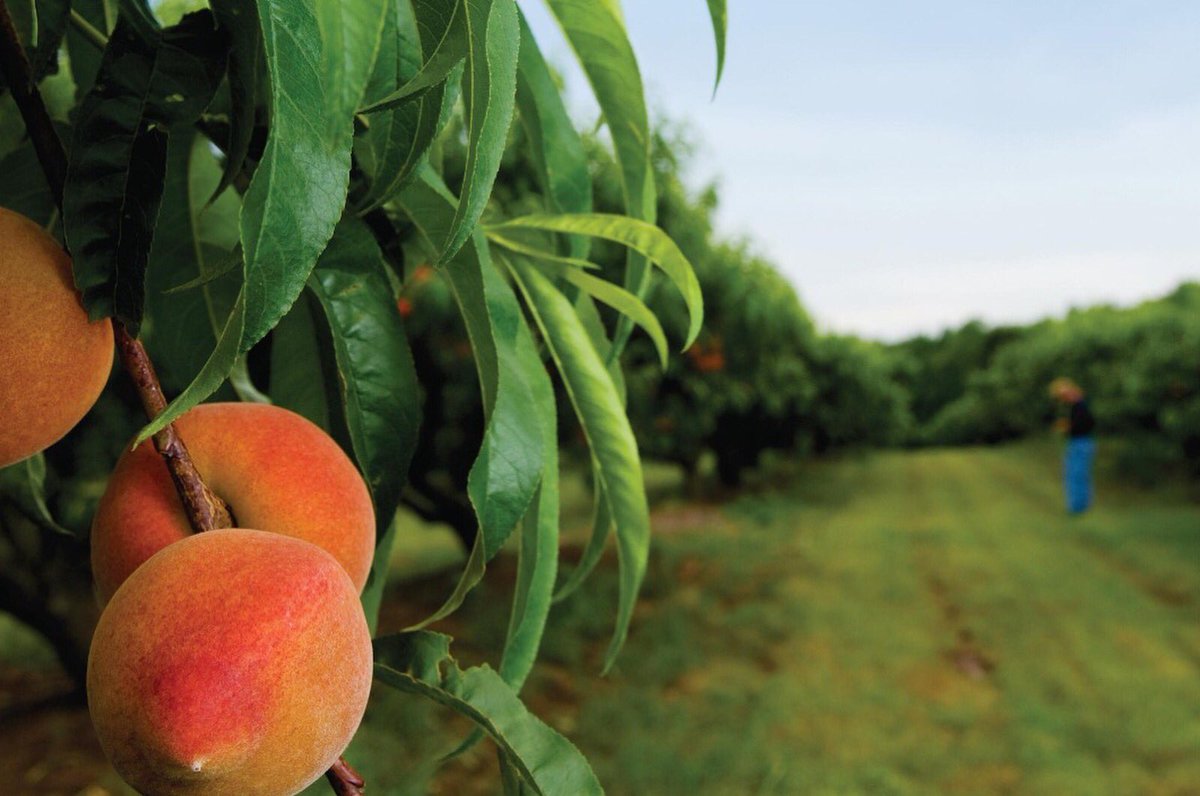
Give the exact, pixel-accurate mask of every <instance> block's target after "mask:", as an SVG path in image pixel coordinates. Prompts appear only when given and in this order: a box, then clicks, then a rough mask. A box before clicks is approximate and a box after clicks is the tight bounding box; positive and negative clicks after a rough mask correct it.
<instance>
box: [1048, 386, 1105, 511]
mask: <svg viewBox="0 0 1200 796" xmlns="http://www.w3.org/2000/svg"><path fill="white" fill-rule="evenodd" d="M1050 395H1051V396H1052V397H1053V398H1054V400H1056V401H1058V402H1059V403H1060V404H1061V405H1062V406H1064V407H1065V408H1066V410H1067V414H1066V416H1065V417H1062V418H1060V419H1059V421H1058V424H1057V425H1056V427H1057V428H1058V429H1059V430H1060V431H1062V432H1063V433H1065V434H1066V436H1067V447H1066V453H1065V454H1064V456H1063V488H1064V491H1065V492H1066V500H1067V512H1068V513H1069V514H1082V513H1083V512H1085V511H1087V509H1088V507H1089V506H1091V504H1092V461H1093V460H1094V459H1095V456H1096V440H1095V438H1094V437H1093V432H1094V431H1095V428H1096V419H1095V418H1094V417H1093V416H1092V412H1091V409H1089V408H1088V402H1087V397H1086V396H1085V395H1084V392H1083V389H1082V388H1080V386H1079V385H1078V384H1076V383H1075V382H1074V381H1072V380H1071V379H1068V378H1066V377H1060V378H1057V379H1055V380H1054V381H1052V382H1051V383H1050Z"/></svg>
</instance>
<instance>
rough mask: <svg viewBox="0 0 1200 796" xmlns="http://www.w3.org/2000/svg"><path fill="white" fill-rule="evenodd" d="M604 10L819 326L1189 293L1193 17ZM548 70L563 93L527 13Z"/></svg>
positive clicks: (910, 8)
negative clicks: (621, 24)
mask: <svg viewBox="0 0 1200 796" xmlns="http://www.w3.org/2000/svg"><path fill="white" fill-rule="evenodd" d="M729 5H730V10H729V16H730V25H729V28H730V29H729V49H728V56H727V62H726V72H725V79H724V82H723V83H722V86H721V89H720V92H719V93H718V94H717V97H716V99H715V101H710V94H711V88H712V76H713V68H714V55H713V47H712V39H711V33H710V28H709V21H708V15H707V9H706V4H705V3H704V0H625V12H626V18H627V24H628V27H629V29H630V35H631V37H632V39H633V42H634V47H635V49H636V50H637V53H638V56H639V59H640V62H641V65H642V71H643V74H644V76H645V78H646V82H647V84H648V90H649V98H650V104H651V107H652V108H657V109H660V110H662V111H665V112H666V113H667V114H668V115H670V116H671V117H673V118H679V119H685V120H687V121H689V122H690V123H691V124H692V127H693V130H694V132H695V134H696V136H697V138H698V139H699V142H700V144H701V149H700V157H699V158H698V161H697V169H696V174H694V175H693V176H694V182H695V183H696V184H699V183H702V182H704V181H707V180H709V179H713V178H715V179H717V180H718V182H719V183H720V186H721V198H722V207H721V209H720V212H719V222H720V225H721V228H722V230H723V231H724V232H726V233H728V234H732V235H737V234H745V235H748V236H749V237H750V238H752V239H753V240H754V241H755V243H756V245H757V246H758V247H759V248H760V249H761V250H762V251H763V252H764V253H765V254H767V255H768V256H769V257H770V258H771V259H772V260H773V261H774V262H775V263H776V264H777V265H778V266H779V267H780V269H781V270H782V271H783V272H784V273H785V274H786V275H787V276H788V277H789V278H790V279H791V281H792V282H793V283H794V284H795V285H796V287H797V288H798V289H799V291H800V294H801V296H802V298H803V299H804V301H805V303H806V304H807V306H808V307H809V309H810V310H811V311H812V312H813V314H814V316H815V317H816V318H817V320H818V322H819V323H820V324H821V325H822V326H823V327H825V328H829V329H836V330H839V331H851V332H856V333H860V334H865V335H869V336H875V337H884V338H897V337H901V336H905V335H908V334H912V333H915V332H921V331H936V330H939V329H941V328H943V327H945V326H947V325H951V324H958V323H960V322H962V321H965V320H967V319H969V318H972V317H982V318H984V319H985V320H988V321H992V322H1004V321H1026V320H1031V319H1033V318H1036V317H1040V316H1042V315H1045V314H1049V313H1057V312H1061V311H1063V310H1065V309H1066V308H1067V307H1069V306H1071V305H1078V304H1084V303H1091V302H1095V301H1108V300H1112V301H1121V302H1129V301H1135V300H1138V299H1141V298H1144V297H1148V296H1150V295H1153V294H1156V293H1161V292H1164V291H1166V290H1167V289H1169V288H1170V287H1171V286H1173V285H1174V284H1175V283H1177V282H1178V281H1180V280H1181V279H1184V278H1187V277H1192V278H1196V277H1198V276H1200V46H1198V45H1197V42H1198V41H1200V2H1171V3H1167V2H1152V1H1150V0H1147V1H1146V2H1103V1H1102V0H1095V1H1094V2H1053V1H1052V0H1041V2H1032V1H1014V0H1009V1H1006V2H986V3H985V2H979V1H978V0H974V1H972V0H959V1H958V2H932V1H927V2H917V1H915V0H914V1H912V2H903V3H901V2H894V1H888V0H878V1H877V2H852V1H850V0H847V2H837V3H833V2H827V1H826V2H782V1H780V2H765V0H758V2H753V1H752V0H743V1H742V2H738V0H730V3H729ZM523 7H524V8H525V9H526V11H527V13H529V16H530V21H531V24H532V25H533V27H534V29H535V31H536V32H537V33H538V36H539V40H540V41H541V42H542V44H543V47H544V49H545V50H546V51H547V53H548V55H549V56H550V58H551V60H552V61H553V62H554V63H555V64H557V65H560V66H570V67H572V68H569V69H568V70H567V77H568V81H569V84H570V86H571V94H572V100H573V103H574V108H575V110H576V111H577V113H578V114H579V115H580V117H581V119H582V118H588V117H594V116H593V115H594V113H595V111H594V106H590V105H589V104H587V102H586V90H585V88H584V84H583V83H582V77H581V75H580V74H579V73H578V72H577V70H576V69H574V67H573V61H571V60H570V57H569V55H568V51H567V49H566V45H565V43H564V42H563V40H562V36H561V34H560V33H559V31H558V29H557V28H556V27H555V26H554V23H553V22H552V20H551V19H550V18H549V17H548V16H547V15H546V13H545V11H544V8H543V7H542V5H541V4H540V3H536V2H525V3H523Z"/></svg>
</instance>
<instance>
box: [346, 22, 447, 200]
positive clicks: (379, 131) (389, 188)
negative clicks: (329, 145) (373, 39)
mask: <svg viewBox="0 0 1200 796" xmlns="http://www.w3.org/2000/svg"><path fill="white" fill-rule="evenodd" d="M457 9H458V4H457V3H456V2H452V0H417V1H416V2H415V3H411V4H410V3H409V2H407V0H392V2H391V4H390V7H389V12H390V13H389V14H388V17H387V21H386V25H385V28H384V35H383V44H382V45H381V47H380V52H379V59H378V61H377V62H376V66H375V73H374V74H373V75H372V77H371V83H370V84H369V85H368V86H367V95H366V96H367V99H368V101H369V102H370V101H372V99H373V98H375V97H379V96H381V95H384V94H387V93H389V92H391V91H393V90H394V89H395V87H396V86H397V85H400V84H403V83H405V82H406V81H408V80H409V79H410V78H412V77H413V75H415V74H416V72H417V71H418V70H419V69H420V68H421V53H422V49H423V48H424V49H425V50H426V51H428V50H432V49H434V48H436V47H437V45H438V44H439V43H440V42H441V41H442V40H443V39H444V38H445V36H446V35H447V31H448V29H449V27H450V23H451V21H452V20H453V19H460V20H461V14H459V15H455V13H454V12H455V11H456V10H457ZM414 12H415V13H414ZM460 27H461V25H460ZM460 41H463V42H465V37H464V38H462V39H460ZM463 47H464V51H463V56H465V43H464V44H463ZM458 60H459V63H458V65H456V66H455V67H454V69H453V70H452V72H451V74H450V76H449V77H448V78H447V79H446V80H444V81H443V82H441V83H438V84H436V85H434V86H432V87H431V88H429V89H428V90H427V91H425V92H423V93H422V94H421V95H420V96H419V97H416V98H412V99H411V101H410V102H401V103H399V104H397V105H396V106H395V107H393V108H392V109H391V110H389V111H387V112H381V113H379V114H377V115H375V116H374V117H372V119H371V124H370V127H369V128H368V129H367V130H366V132H365V133H364V134H363V135H362V136H360V137H359V138H358V139H356V140H355V156H356V158H357V161H358V164H359V166H360V167H362V169H363V171H365V172H366V174H367V175H368V177H369V178H370V183H371V187H370V191H369V193H368V195H367V197H366V198H365V199H364V200H363V203H362V204H363V207H362V210H361V212H365V211H366V210H370V209H373V208H375V207H378V206H379V205H381V204H383V203H384V202H386V201H387V200H388V199H390V198H391V197H392V196H393V195H394V194H395V193H396V191H398V190H399V189H400V188H401V187H402V186H404V185H405V184H407V183H408V182H409V181H410V180H411V179H412V177H413V175H414V174H415V173H416V170H417V167H418V166H419V165H420V163H421V161H422V159H423V158H424V157H425V155H426V153H427V152H428V151H429V147H430V146H431V145H432V144H433V141H434V138H436V137H437V134H438V131H439V130H440V129H441V126H442V124H443V122H444V119H445V118H446V110H447V109H446V105H447V104H448V103H449V104H453V103H454V102H455V101H456V100H457V96H458V94H457V89H456V88H455V86H457V85H459V83H458V79H461V75H462V66H461V62H462V56H460V57H459V59H458ZM455 75H457V76H458V79H456V78H455Z"/></svg>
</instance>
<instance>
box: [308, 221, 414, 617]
mask: <svg viewBox="0 0 1200 796" xmlns="http://www.w3.org/2000/svg"><path fill="white" fill-rule="evenodd" d="M385 267H386V266H385V265H384V262H383V254H382V252H380V250H379V245H378V244H377V243H376V242H375V238H374V237H373V236H372V235H371V232H370V230H368V229H367V227H366V225H365V224H364V223H363V222H362V221H360V220H359V219H357V218H354V217H353V216H347V217H345V218H343V219H342V222H341V223H340V224H339V225H338V227H337V229H336V230H335V231H334V234H333V240H331V241H330V243H329V247H328V248H327V249H326V250H325V253H324V254H322V255H321V259H320V260H319V261H318V262H317V267H316V268H315V269H314V270H313V274H312V276H311V277H310V278H309V288H310V289H311V290H312V292H313V294H314V295H315V296H316V297H317V300H318V301H319V302H320V303H321V306H322V308H323V309H324V311H325V317H326V320H327V321H328V323H329V327H330V329H331V331H332V332H333V350H334V354H335V356H336V358H337V367H338V379H337V382H338V384H339V385H340V386H341V404H342V411H343V413H344V414H345V419H346V427H347V428H348V430H349V434H350V443H351V445H352V447H353V450H354V458H355V460H356V461H357V462H358V466H359V468H360V469H361V470H362V472H363V475H364V477H365V479H366V482H367V486H368V488H369V489H370V490H371V498H372V500H373V501H374V503H375V516H376V519H377V522H378V524H379V527H378V528H377V531H378V532H377V534H376V539H377V548H376V553H375V559H374V562H373V564H372V567H371V580H370V582H369V583H368V584H367V587H366V590H365V591H364V594H363V600H364V603H369V604H370V608H371V609H372V610H371V612H370V614H369V616H371V617H372V619H373V614H374V613H376V612H377V611H378V607H379V600H380V598H381V596H382V592H383V587H384V583H385V580H386V576H387V564H388V559H389V554H390V545H391V541H392V535H391V534H389V533H388V529H389V527H390V526H391V524H392V518H393V516H394V515H395V513H396V508H397V506H398V505H399V502H400V490H401V488H402V487H403V486H404V481H405V478H406V477H407V475H408V466H409V463H410V462H411V461H412V456H413V452H414V451H415V450H416V446H417V431H418V429H419V427H420V423H421V398H420V392H419V389H418V387H417V374H416V370H415V369H414V368H413V361H412V353H411V352H410V351H409V348H408V338H407V337H406V336H405V333H404V325H403V323H402V322H401V318H400V312H399V310H397V308H396V300H395V296H394V295H393V293H392V287H391V283H390V282H389V281H388V277H387V273H386V271H385Z"/></svg>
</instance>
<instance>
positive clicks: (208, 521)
mask: <svg viewBox="0 0 1200 796" xmlns="http://www.w3.org/2000/svg"><path fill="white" fill-rule="evenodd" d="M72 21H73V22H76V23H78V21H79V20H76V19H72ZM97 33H98V32H97ZM101 41H102V38H101ZM93 42H94V43H95V42H96V39H95V38H93ZM0 74H3V75H4V80H5V83H6V84H7V85H8V87H9V90H10V91H11V92H12V95H13V100H14V101H15V102H16V104H17V108H18V109H19V110H20V112H21V116H22V118H23V119H24V120H25V128H26V130H28V132H29V137H30V139H31V140H32V142H33V148H34V151H35V152H36V153H37V157H38V162H39V163H40V164H41V166H42V171H43V172H45V175H46V181H47V182H48V183H49V185H50V193H51V195H52V196H53V197H54V203H55V205H57V206H58V209H59V211H60V212H61V211H62V203H63V187H64V186H65V185H66V181H67V153H66V150H65V149H64V148H63V145H62V141H61V140H60V139H59V137H58V132H57V131H56V130H55V129H54V122H53V121H52V120H51V119H50V113H49V112H48V111H47V110H46V104H45V103H44V102H43V101H42V95H41V93H40V92H39V91H38V88H37V84H36V83H34V80H33V75H32V73H31V72H30V68H29V59H28V58H27V57H26V56H25V49H24V48H23V47H22V46H21V40H20V38H19V37H18V36H17V30H16V27H15V26H14V25H13V20H12V15H11V14H10V13H9V11H8V4H7V3H6V2H5V0H0ZM113 331H114V333H115V337H116V345H117V350H118V353H119V354H120V357H121V362H122V364H123V365H124V367H125V370H126V371H128V373H129V375H130V378H132V379H133V383H134V385H135V386H136V387H137V392H138V396H139V397H140V398H141V401H142V408H143V409H145V411H146V416H147V417H149V418H150V419H151V420H153V419H154V418H155V417H157V416H158V415H159V414H161V413H162V411H163V409H165V408H166V405H167V400H166V397H165V396H164V395H163V391H162V386H161V385H160V384H159V381H158V375H157V374H156V373H155V371H154V364H153V363H152V362H151V361H150V356H149V355H148V354H147V353H146V349H145V347H144V346H142V344H141V343H140V342H139V341H137V340H135V339H133V338H132V337H130V336H129V333H128V332H127V331H126V330H125V327H124V325H122V324H121V323H120V322H119V321H116V320H114V323H113ZM154 447H155V449H156V450H158V452H159V454H160V455H161V456H162V457H163V461H164V462H166V465H167V469H168V470H170V472H171V480H172V481H174V482H175V488H176V490H177V491H178V492H179V499H180V501H181V502H182V503H183V507H184V510H185V511H186V512H187V516H188V522H189V523H191V526H192V529H193V530H195V531H196V532H197V533H199V532H201V531H208V530H212V529H214V528H228V527H230V526H231V525H232V524H233V519H232V516H231V515H230V512H229V507H228V506H227V505H226V504H225V502H224V501H223V500H221V498H220V497H218V496H217V495H216V493H214V492H213V491H212V490H211V489H209V488H208V485H207V484H205V483H204V480H203V478H201V476H200V472H199V471H198V470H197V469H196V465H195V463H194V462H193V461H192V458H191V456H190V455H189V454H188V450H187V446H186V445H184V443H183V439H182V438H180V436H179V434H178V433H177V432H176V431H175V427H174V425H168V426H167V427H166V428H164V429H163V430H162V431H160V432H159V433H158V434H155V435H154ZM325 776H326V777H327V778H328V779H329V783H330V786H331V787H332V788H333V790H334V792H335V793H337V794H338V796H358V794H361V793H362V792H363V787H364V783H363V779H362V777H361V776H359V774H358V772H356V771H355V770H354V769H353V768H351V767H350V764H348V763H347V762H346V761H345V759H344V758H341V757H339V758H338V761H337V762H336V763H335V764H334V765H333V767H332V768H330V769H329V772H328V773H327V774H326V775H325Z"/></svg>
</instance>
